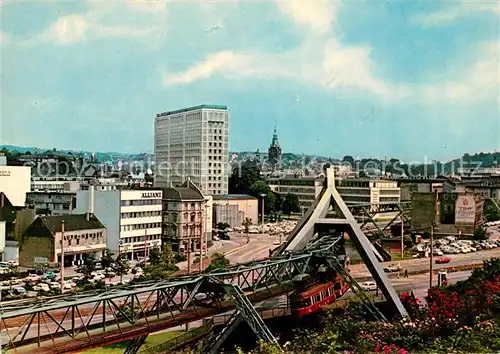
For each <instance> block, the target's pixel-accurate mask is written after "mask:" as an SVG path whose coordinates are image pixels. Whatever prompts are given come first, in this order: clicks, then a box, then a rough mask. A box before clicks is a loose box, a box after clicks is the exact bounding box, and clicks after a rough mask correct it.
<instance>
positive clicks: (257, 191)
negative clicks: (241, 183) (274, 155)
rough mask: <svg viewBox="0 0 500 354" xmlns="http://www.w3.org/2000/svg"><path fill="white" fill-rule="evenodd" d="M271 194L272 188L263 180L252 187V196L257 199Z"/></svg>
mask: <svg viewBox="0 0 500 354" xmlns="http://www.w3.org/2000/svg"><path fill="white" fill-rule="evenodd" d="M269 192H271V188H270V187H269V185H268V184H267V183H266V181H263V180H257V181H255V182H254V183H253V184H252V185H251V186H250V195H252V196H254V197H255V198H260V196H261V195H262V194H266V195H267V194H268V193H269Z"/></svg>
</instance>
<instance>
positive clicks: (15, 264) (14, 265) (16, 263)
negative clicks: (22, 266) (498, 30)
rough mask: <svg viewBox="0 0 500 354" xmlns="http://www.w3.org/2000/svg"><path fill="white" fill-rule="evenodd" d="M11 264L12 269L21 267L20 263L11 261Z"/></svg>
mask: <svg viewBox="0 0 500 354" xmlns="http://www.w3.org/2000/svg"><path fill="white" fill-rule="evenodd" d="M8 263H9V266H10V267H14V268H15V267H19V262H18V261H14V260H11V261H8Z"/></svg>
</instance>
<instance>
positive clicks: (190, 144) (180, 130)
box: [155, 105, 229, 195]
mask: <svg viewBox="0 0 500 354" xmlns="http://www.w3.org/2000/svg"><path fill="white" fill-rule="evenodd" d="M228 128H229V111H228V109H227V107H226V106H219V105H201V106H196V107H189V108H184V109H179V110H176V111H171V112H164V113H158V114H157V115H156V119H155V161H156V166H155V186H158V187H170V185H172V186H174V187H175V186H178V185H181V184H182V183H184V182H185V181H187V180H188V178H189V179H190V180H191V182H193V183H194V184H196V186H198V187H199V188H200V189H201V191H202V193H203V194H206V195H218V194H227V192H228V178H229V176H228V135H229V133H228Z"/></svg>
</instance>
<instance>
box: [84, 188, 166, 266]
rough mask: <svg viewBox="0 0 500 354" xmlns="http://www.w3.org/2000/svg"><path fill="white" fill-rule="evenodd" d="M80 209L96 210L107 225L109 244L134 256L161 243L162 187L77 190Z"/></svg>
mask: <svg viewBox="0 0 500 354" xmlns="http://www.w3.org/2000/svg"><path fill="white" fill-rule="evenodd" d="M76 204H77V205H76V209H77V212H78V213H84V212H87V211H90V212H93V213H94V214H95V215H96V216H97V217H98V218H99V220H101V222H102V223H103V224H104V226H106V228H107V231H108V235H107V244H108V248H109V249H110V250H111V251H112V252H114V253H126V254H127V255H128V257H129V259H131V260H137V259H138V258H142V257H147V255H148V251H149V250H150V249H151V248H159V247H161V233H162V228H161V221H162V191H161V190H158V189H121V190H94V189H93V188H91V189H90V190H85V191H78V192H77V203H76Z"/></svg>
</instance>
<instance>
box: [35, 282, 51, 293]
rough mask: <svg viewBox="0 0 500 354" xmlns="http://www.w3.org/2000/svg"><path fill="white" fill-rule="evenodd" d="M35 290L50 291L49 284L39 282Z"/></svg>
mask: <svg viewBox="0 0 500 354" xmlns="http://www.w3.org/2000/svg"><path fill="white" fill-rule="evenodd" d="M33 290H35V291H50V288H49V285H48V284H45V283H40V284H37V285H35V286H34V287H33Z"/></svg>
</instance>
